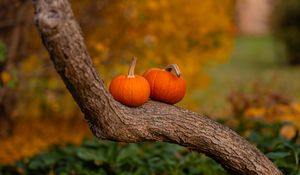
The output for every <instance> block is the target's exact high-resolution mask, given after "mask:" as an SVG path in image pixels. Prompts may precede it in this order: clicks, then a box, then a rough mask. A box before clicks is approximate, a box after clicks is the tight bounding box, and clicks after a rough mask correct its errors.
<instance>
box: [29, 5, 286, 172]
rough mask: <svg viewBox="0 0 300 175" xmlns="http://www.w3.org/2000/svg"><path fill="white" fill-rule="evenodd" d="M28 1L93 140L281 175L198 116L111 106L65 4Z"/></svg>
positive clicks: (164, 108) (159, 107)
mask: <svg viewBox="0 0 300 175" xmlns="http://www.w3.org/2000/svg"><path fill="white" fill-rule="evenodd" d="M33 2H34V7H35V21H36V25H37V28H38V30H39V32H40V35H41V38H42V41H43V44H44V45H45V47H46V49H47V50H48V52H49V54H50V57H51V59H52V61H53V63H54V65H55V68H56V70H57V72H58V73H59V75H60V76H61V78H62V79H63V81H64V83H65V85H66V86H67V88H68V90H69V91H70V93H71V94H72V96H73V97H74V99H75V100H76V102H77V104H78V105H79V107H80V109H81V111H82V112H83V113H84V115H85V118H86V120H87V122H88V124H89V127H90V129H91V130H92V132H93V133H94V135H96V136H97V137H98V138H101V139H108V140H114V141H122V142H141V141H147V140H148V141H149V140H150V141H154V140H158V141H164V142H171V143H177V144H179V145H183V146H186V147H189V148H191V149H194V150H197V151H199V152H202V153H204V154H206V155H208V156H209V157H211V158H213V159H215V160H216V161H217V162H219V163H220V164H221V165H222V166H223V167H224V168H225V169H226V170H228V171H229V172H230V173H232V174H243V175H245V174H251V175H253V174H257V175H258V174H260V175H271V174H272V175H277V174H278V175H279V174H282V173H281V172H280V171H279V170H278V169H277V168H276V167H275V166H274V165H273V163H272V162H271V161H270V160H269V159H267V158H266V157H265V156H264V155H263V154H262V153H261V152H260V151H259V150H258V149H257V148H256V147H255V146H254V145H252V144H250V143H248V142H247V141H246V140H245V139H243V138H242V137H240V136H239V135H238V134H236V133H235V132H233V131H232V130H230V129H229V128H227V127H225V126H222V125H220V124H218V123H216V122H214V121H212V120H211V119H209V118H207V117H205V116H203V115H199V114H196V113H194V112H190V111H188V110H186V109H182V108H179V107H176V106H172V105H168V104H164V103H159V102H154V101H150V102H148V103H146V104H144V105H143V106H141V107H137V108H129V107H126V106H124V105H122V104H120V103H119V102H117V101H115V100H114V99H113V98H112V96H111V95H110V94H109V92H108V91H107V89H106V87H105V85H104V83H103V81H102V79H101V78H100V77H99V76H98V73H97V71H96V70H95V68H94V66H93V63H92V61H91V58H90V56H89V54H88V52H87V49H86V46H85V44H84V39H83V37H82V34H81V31H80V27H79V25H78V24H77V22H76V20H75V19H74V15H73V12H72V10H71V7H70V4H69V2H68V1H67V0H33Z"/></svg>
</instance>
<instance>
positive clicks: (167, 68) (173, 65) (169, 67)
mask: <svg viewBox="0 0 300 175" xmlns="http://www.w3.org/2000/svg"><path fill="white" fill-rule="evenodd" d="M165 70H166V71H169V72H171V71H172V70H173V71H174V72H175V73H176V75H177V77H180V76H181V72H180V69H179V67H178V66H177V64H169V65H167V67H166V68H165Z"/></svg>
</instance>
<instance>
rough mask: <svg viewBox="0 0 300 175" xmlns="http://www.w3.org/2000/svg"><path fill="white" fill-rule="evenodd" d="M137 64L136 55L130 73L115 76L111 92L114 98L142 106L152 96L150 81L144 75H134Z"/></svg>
mask: <svg viewBox="0 0 300 175" xmlns="http://www.w3.org/2000/svg"><path fill="white" fill-rule="evenodd" d="M135 65H136V58H135V57H134V58H133V59H132V63H131V66H130V68H129V71H128V75H127V76H125V75H119V76H117V77H115V78H114V79H113V80H112V81H111V83H110V85H109V92H110V93H111V95H112V96H113V97H114V99H115V100H117V101H119V102H121V103H122V104H124V105H127V106H140V105H142V104H144V103H145V102H147V101H148V99H149V96H150V86H149V83H148V81H147V80H146V79H145V78H144V77H142V76H139V75H134V68H135Z"/></svg>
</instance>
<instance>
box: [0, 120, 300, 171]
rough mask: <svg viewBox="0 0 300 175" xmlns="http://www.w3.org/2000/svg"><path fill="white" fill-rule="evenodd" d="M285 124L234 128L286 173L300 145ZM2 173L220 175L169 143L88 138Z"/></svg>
mask: <svg viewBox="0 0 300 175" xmlns="http://www.w3.org/2000/svg"><path fill="white" fill-rule="evenodd" d="M284 125H286V123H273V124H268V123H265V122H263V121H258V120H249V119H243V120H242V121H241V123H240V125H239V126H238V127H236V128H234V129H235V130H236V131H237V132H239V133H240V134H241V135H243V136H245V137H246V138H247V139H248V140H250V141H251V142H252V143H255V144H256V145H257V147H258V148H259V149H260V150H261V151H263V152H264V153H265V154H266V155H267V156H268V157H269V158H270V159H271V160H272V161H273V162H274V163H275V164H276V165H277V166H278V167H279V168H280V169H281V170H282V171H283V173H284V174H286V175H297V174H299V173H300V170H299V152H300V145H299V144H298V143H296V141H295V139H292V140H286V139H284V138H282V137H281V136H280V129H281V128H282V127H283V126H284ZM0 174H1V175H8V174H25V175H27V174H28V175H29V174H30V175H38V174H59V175H65V174H80V175H81V174H89V175H92V174H123V175H125V174H136V175H143V174H174V175H177V174H178V175H181V174H189V175H192V174H200V175H201V174H203V175H215V174H218V175H222V174H227V173H226V172H225V170H224V169H223V168H222V167H221V166H220V165H219V164H217V163H216V162H215V161H214V160H212V159H210V158H208V157H206V156H205V155H203V154H199V153H196V152H193V151H189V150H187V149H185V148H184V147H181V146H177V145H174V144H168V143H161V142H156V143H147V142H146V143H136V144H126V143H117V142H110V141H98V140H97V139H96V138H89V139H86V140H85V141H84V142H83V143H82V144H81V145H80V146H74V145H68V146H65V147H58V146H55V147H53V148H52V149H50V150H49V151H47V152H44V153H41V154H39V155H36V156H34V157H32V158H29V159H24V160H22V161H19V162H17V163H16V164H14V165H7V166H0Z"/></svg>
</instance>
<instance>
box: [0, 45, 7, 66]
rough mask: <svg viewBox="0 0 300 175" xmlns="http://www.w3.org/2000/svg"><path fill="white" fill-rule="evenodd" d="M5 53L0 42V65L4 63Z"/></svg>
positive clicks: (3, 46)
mask: <svg viewBox="0 0 300 175" xmlns="http://www.w3.org/2000/svg"><path fill="white" fill-rule="evenodd" d="M5 53H6V48H5V45H4V43H2V42H1V41H0V63H2V62H3V61H4V58H5Z"/></svg>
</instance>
